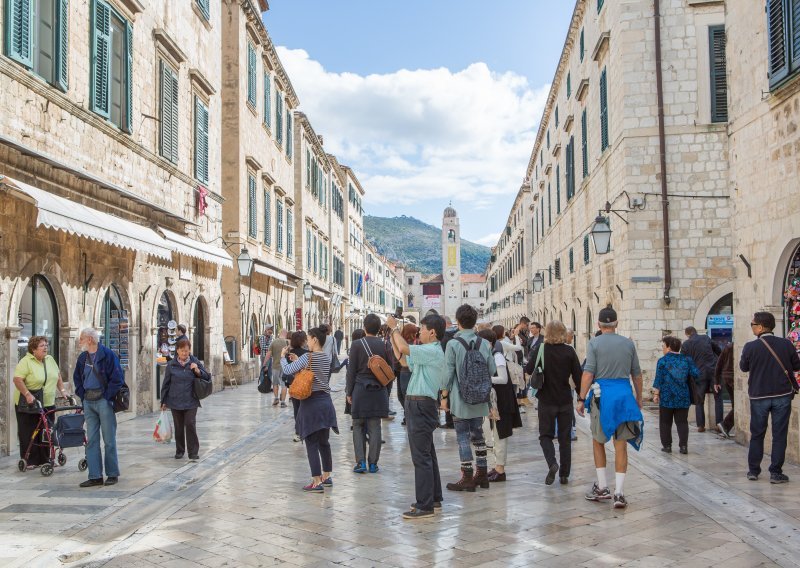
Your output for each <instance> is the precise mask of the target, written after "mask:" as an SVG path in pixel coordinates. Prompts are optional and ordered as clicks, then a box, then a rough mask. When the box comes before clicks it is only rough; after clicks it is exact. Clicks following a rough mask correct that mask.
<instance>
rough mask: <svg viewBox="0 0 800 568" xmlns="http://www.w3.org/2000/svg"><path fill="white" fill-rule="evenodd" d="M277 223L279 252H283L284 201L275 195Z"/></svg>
mask: <svg viewBox="0 0 800 568" xmlns="http://www.w3.org/2000/svg"><path fill="white" fill-rule="evenodd" d="M275 214H276V217H277V219H276V225H277V227H278V252H283V201H280V200H279V199H278V196H277V195H276V196H275Z"/></svg>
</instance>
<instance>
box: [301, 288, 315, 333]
mask: <svg viewBox="0 0 800 568" xmlns="http://www.w3.org/2000/svg"><path fill="white" fill-rule="evenodd" d="M313 295H314V288H312V287H311V282H309V281H308V280H306V283H305V284H303V297H304V298H305V299H306V300H307V301H308V312H306V327H307V328H308V327H310V326H311V297H312V296H313Z"/></svg>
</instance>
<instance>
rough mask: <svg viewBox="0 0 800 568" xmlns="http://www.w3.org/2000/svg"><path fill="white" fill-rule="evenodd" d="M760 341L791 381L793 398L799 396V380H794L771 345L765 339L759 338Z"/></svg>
mask: <svg viewBox="0 0 800 568" xmlns="http://www.w3.org/2000/svg"><path fill="white" fill-rule="evenodd" d="M758 339H759V340H760V341H761V343H763V344H764V345H765V346H766V348H767V349H768V350H769V352H770V354H771V355H772V357H774V358H775V361H777V362H778V366H779V367H780V368H781V370H782V371H783V374H784V375H785V376H786V379H787V380H788V381H789V385H790V386H791V388H792V398H794V397H795V395H797V393H798V392H800V386H798V384H797V380H796V379H793V378H792V377H793V375H792V373H790V372H789V371H788V370H787V369H786V367H784V365H783V361H781V360H780V357H778V354H777V353H775V351H774V350H773V349H772V347H770V345H769V343H767V342H766V340H765V339H764V338H763V337H759V338H758Z"/></svg>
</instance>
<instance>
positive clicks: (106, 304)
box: [100, 284, 123, 355]
mask: <svg viewBox="0 0 800 568" xmlns="http://www.w3.org/2000/svg"><path fill="white" fill-rule="evenodd" d="M122 309H123V306H122V298H121V297H120V295H119V290H117V287H116V286H114V285H113V284H112V285H111V286H109V287H108V290H106V295H105V297H104V298H103V307H102V310H101V313H100V325H102V326H103V344H104V345H105V346H106V347H108V346H109V339H111V318H115V317H117V318H118V317H120V315H121V314H120V313H119V312H120V311H121V310H122ZM114 312H116V314H115V313H114ZM117 321H119V320H117ZM117 329H119V323H117ZM115 351H117V354H118V355H119V351H118V350H117V349H115Z"/></svg>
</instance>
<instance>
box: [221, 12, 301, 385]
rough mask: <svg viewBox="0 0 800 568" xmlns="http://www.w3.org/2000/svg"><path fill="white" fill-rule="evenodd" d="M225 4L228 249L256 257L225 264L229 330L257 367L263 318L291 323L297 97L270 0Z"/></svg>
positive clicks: (245, 359) (238, 353)
mask: <svg viewBox="0 0 800 568" xmlns="http://www.w3.org/2000/svg"><path fill="white" fill-rule="evenodd" d="M220 6H221V10H222V16H223V17H222V22H221V26H219V27H221V31H222V37H223V41H222V47H221V54H222V69H223V72H222V94H221V98H222V126H223V128H222V147H223V148H224V149H225V151H224V152H223V153H222V187H223V197H224V198H225V202H224V206H223V212H222V218H223V219H222V225H223V240H224V242H225V244H226V246H228V247H229V250H230V252H231V254H232V255H234V256H237V257H238V255H240V254H241V252H242V251H243V250H246V251H247V254H248V255H249V256H250V257H251V258H252V259H253V261H254V264H253V268H252V270H251V272H250V274H249V275H247V276H240V273H239V270H238V267H237V266H235V265H234V266H233V267H232V268H230V269H227V270H224V271H223V277H222V305H223V309H224V335H225V337H226V338H227V340H226V341H227V343H228V346H229V347H228V349H229V351H230V355H231V358H232V359H233V360H235V361H237V363H240V364H241V366H242V367H241V368H242V369H243V370H245V373H244V376H245V377H254V376H255V375H256V374H257V370H258V354H257V353H256V350H255V346H256V345H257V343H258V337H259V336H260V335H261V334H262V333H263V331H264V328H265V326H266V325H267V324H272V325H273V326H275V330H276V333H277V332H278V331H279V330H281V329H287V328H288V329H294V309H295V305H296V292H295V291H296V289H297V287H298V286H297V282H298V277H297V276H296V273H297V271H296V268H295V264H296V262H295V255H296V251H295V246H294V243H295V235H294V231H293V226H294V224H295V219H296V216H295V215H296V214H295V191H294V185H295V183H294V179H295V166H294V162H295V152H294V144H293V142H292V137H293V134H294V128H293V124H292V121H293V116H292V113H293V112H294V110H293V109H295V108H296V107H297V105H298V104H299V101H298V100H297V95H296V94H295V92H294V89H293V88H292V83H291V81H290V80H289V77H288V76H287V74H286V71H285V70H284V68H283V66H282V65H281V62H280V60H279V59H278V56H277V54H276V53H275V47H274V45H273V44H272V40H271V39H270V37H269V34H268V33H267V30H266V28H265V27H264V24H263V21H262V18H261V11H265V10H266V9H267V3H266V2H264V1H263V0H261V2H259V3H258V4H256V3H254V2H251V1H250V0H240V1H237V2H232V3H222V4H221V5H220ZM233 340H235V341H236V349H235V350H234V349H233Z"/></svg>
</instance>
